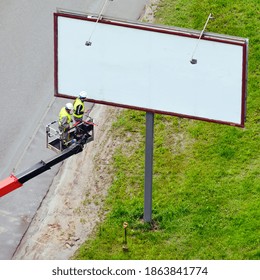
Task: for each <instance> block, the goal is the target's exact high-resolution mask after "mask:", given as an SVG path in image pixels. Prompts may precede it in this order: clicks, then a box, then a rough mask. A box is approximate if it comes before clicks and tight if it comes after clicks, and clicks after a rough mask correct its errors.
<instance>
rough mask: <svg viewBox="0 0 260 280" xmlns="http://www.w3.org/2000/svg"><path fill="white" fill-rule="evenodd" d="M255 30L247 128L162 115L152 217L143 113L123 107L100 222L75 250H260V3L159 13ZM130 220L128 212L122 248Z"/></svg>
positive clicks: (191, 5)
mask: <svg viewBox="0 0 260 280" xmlns="http://www.w3.org/2000/svg"><path fill="white" fill-rule="evenodd" d="M209 13H213V15H214V17H215V20H214V21H210V23H209V25H208V29H209V31H210V32H216V33H223V34H228V35H235V36H241V37H247V38H249V40H250V44H249V46H250V48H249V72H248V104H247V121H246V127H245V128H244V129H241V128H236V127H229V126H225V125H218V124H213V123H205V122H200V121H193V120H186V119H180V118H176V117H170V116H162V115H156V116H155V142H154V176H153V221H152V223H148V224H147V223H144V222H143V220H142V216H143V196H144V194H143V188H144V187H143V186H144V146H145V143H144V142H145V114H144V113H142V112H136V111H130V110H125V111H124V112H123V113H122V114H121V115H120V117H119V118H118V120H117V122H116V123H115V124H114V125H113V134H114V135H115V136H114V137H115V138H117V137H118V138H120V139H122V138H123V139H125V141H123V142H124V143H123V144H122V146H119V147H118V149H117V151H116V153H115V154H114V157H113V160H114V174H115V175H114V181H113V184H112V186H111V188H110V191H109V194H108V197H107V200H106V202H105V205H104V210H106V211H107V214H106V218H105V220H104V221H103V222H102V223H101V224H99V225H98V226H97V228H96V231H95V233H94V234H93V236H92V238H90V239H89V240H87V241H86V242H85V243H84V244H83V245H82V247H81V248H80V250H79V251H78V252H77V254H76V255H75V256H74V258H75V259H111V260H112V259H137V260H138V259H157V260H158V259H224V260H225V259H241V260H245V259H258V260H259V259H260V202H259V194H260V155H259V148H260V92H259V91H260V90H259V89H260V75H259V74H260V66H259V61H260V44H259V43H260V33H259V27H260V3H259V1H258V0H247V1H235V0H230V1H224V0H223V1H221V0H217V1H216V0H214V1H212V0H211V1H210V0H208V1H206V0H200V1H194V0H189V1H186V0H182V1H174V0H162V1H161V3H160V5H159V8H158V11H157V13H156V21H157V23H161V24H166V25H174V26H179V27H184V28H193V29H198V30H201V29H202V28H203V26H204V23H205V21H206V19H207V17H208V15H209ZM123 222H128V224H129V226H128V228H127V247H128V250H127V251H124V250H123V245H124V229H123Z"/></svg>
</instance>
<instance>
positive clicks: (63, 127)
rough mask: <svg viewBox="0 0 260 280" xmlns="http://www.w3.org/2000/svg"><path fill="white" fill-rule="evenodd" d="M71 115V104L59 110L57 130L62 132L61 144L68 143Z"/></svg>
mask: <svg viewBox="0 0 260 280" xmlns="http://www.w3.org/2000/svg"><path fill="white" fill-rule="evenodd" d="M72 114H73V105H72V103H67V104H66V105H65V107H63V108H61V110H60V114H59V130H60V132H62V136H61V137H62V140H63V144H64V145H67V144H68V142H69V140H70V139H69V130H70V128H71V125H72V122H73V120H72Z"/></svg>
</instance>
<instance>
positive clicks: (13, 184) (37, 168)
mask: <svg viewBox="0 0 260 280" xmlns="http://www.w3.org/2000/svg"><path fill="white" fill-rule="evenodd" d="M83 147H84V144H82V143H81V142H78V143H74V144H73V145H72V146H70V147H69V148H67V149H66V150H64V151H63V152H62V153H61V154H58V155H56V156H54V157H52V158H50V159H48V160H46V161H43V160H41V161H40V162H38V163H36V164H35V165H33V166H32V167H30V168H29V169H27V170H25V171H23V172H21V173H19V174H17V175H13V174H12V175H10V176H9V177H8V178H6V179H4V180H2V181H0V197H2V196H4V195H6V194H8V193H10V192H12V191H14V190H16V189H18V188H20V187H22V186H23V184H24V183H25V182H27V181H28V180H30V179H32V178H34V177H36V176H38V175H39V174H41V173H43V172H45V171H47V170H49V169H51V167H52V166H54V165H55V164H57V163H59V162H61V161H63V160H65V159H67V158H69V157H70V156H72V155H75V154H78V153H80V152H82V150H83Z"/></svg>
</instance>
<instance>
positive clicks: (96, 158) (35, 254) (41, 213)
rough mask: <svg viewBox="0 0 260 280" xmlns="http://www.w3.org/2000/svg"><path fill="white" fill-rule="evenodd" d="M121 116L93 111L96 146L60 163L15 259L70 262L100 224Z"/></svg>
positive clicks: (102, 108) (99, 109)
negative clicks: (115, 130) (114, 132)
mask: <svg viewBox="0 0 260 280" xmlns="http://www.w3.org/2000/svg"><path fill="white" fill-rule="evenodd" d="M120 110H121V109H115V108H111V107H107V106H102V105H96V106H95V107H94V109H93V111H92V113H91V116H92V117H93V118H94V121H95V122H97V124H98V126H96V127H95V141H93V142H91V143H89V144H88V145H86V147H85V149H84V151H83V152H82V153H80V154H78V155H76V156H73V157H71V158H69V159H67V160H66V161H64V163H63V164H62V166H61V168H60V171H59V172H58V174H57V176H56V177H55V179H54V181H53V184H52V185H51V186H50V189H49V192H48V194H47V195H46V197H45V199H44V200H43V202H42V205H41V207H40V208H39V210H38V211H37V213H36V215H35V217H34V219H33V221H32V223H31V225H30V227H29V229H28V230H27V232H26V234H25V235H24V237H23V239H22V241H21V244H20V245H19V247H18V248H17V250H16V253H15V254H14V256H13V259H41V260H44V259H69V258H70V257H71V256H72V255H73V254H74V252H75V251H76V250H77V249H78V247H79V246H80V245H81V244H82V243H83V242H84V241H85V240H86V239H87V238H88V236H89V235H90V234H91V233H92V231H93V229H94V228H95V226H96V224H97V223H98V222H100V221H101V219H102V218H103V215H104V213H103V211H102V205H103V203H102V202H103V200H104V198H105V196H106V194H107V190H108V187H109V186H110V185H111V182H112V180H113V178H112V175H111V174H112V173H111V161H112V156H113V153H114V150H115V148H116V146H117V145H116V143H113V141H112V132H111V126H112V123H113V122H114V121H115V120H116V117H117V115H118V113H119V112H120Z"/></svg>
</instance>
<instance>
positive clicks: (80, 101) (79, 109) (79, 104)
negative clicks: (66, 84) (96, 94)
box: [73, 91, 87, 123]
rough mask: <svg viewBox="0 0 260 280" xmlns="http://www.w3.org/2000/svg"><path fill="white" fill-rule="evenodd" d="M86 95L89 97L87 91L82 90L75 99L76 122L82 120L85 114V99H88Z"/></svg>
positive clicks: (74, 116) (74, 114) (74, 115)
mask: <svg viewBox="0 0 260 280" xmlns="http://www.w3.org/2000/svg"><path fill="white" fill-rule="evenodd" d="M86 97H87V93H86V92H85V91H81V92H80V94H79V96H78V97H77V98H76V99H75V101H74V103H73V108H74V113H73V118H74V121H75V122H76V123H77V122H82V119H83V115H84V113H85V105H84V100H85V99H86Z"/></svg>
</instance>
